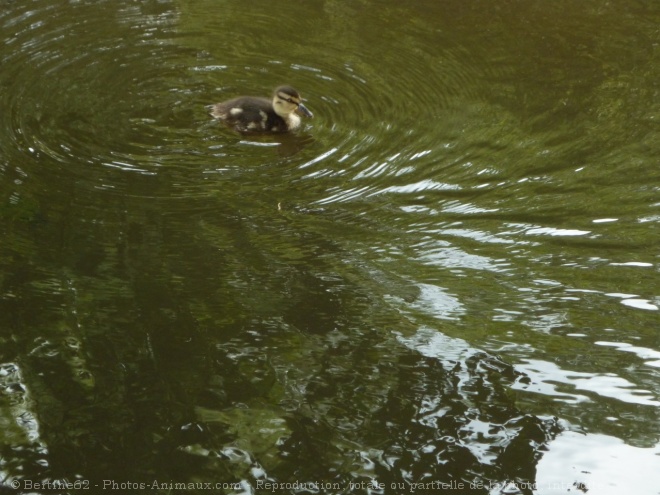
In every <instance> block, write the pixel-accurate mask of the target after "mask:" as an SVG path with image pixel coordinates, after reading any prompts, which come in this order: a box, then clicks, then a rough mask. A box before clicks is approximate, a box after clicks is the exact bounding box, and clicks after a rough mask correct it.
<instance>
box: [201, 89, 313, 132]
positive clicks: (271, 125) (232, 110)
mask: <svg viewBox="0 0 660 495" xmlns="http://www.w3.org/2000/svg"><path fill="white" fill-rule="evenodd" d="M207 109H208V110H209V113H210V114H211V115H212V116H213V117H215V118H216V119H219V120H222V121H224V122H225V123H227V124H228V125H230V126H232V127H234V129H236V130H237V131H239V132H273V133H277V132H287V131H292V130H294V129H297V128H298V127H300V117H299V116H298V115H296V112H298V113H300V114H302V115H304V116H306V117H310V118H311V117H313V116H314V115H313V114H312V112H310V111H309V110H308V109H307V107H306V106H305V105H303V103H302V98H301V97H300V93H298V91H296V90H295V89H293V88H292V87H291V86H280V87H279V88H277V89H276V90H275V92H274V93H273V99H272V100H269V99H268V98H260V97H257V96H239V97H238V98H234V99H232V100H227V101H223V102H221V103H216V104H215V105H209V106H208V107H207Z"/></svg>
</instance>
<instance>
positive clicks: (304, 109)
mask: <svg viewBox="0 0 660 495" xmlns="http://www.w3.org/2000/svg"><path fill="white" fill-rule="evenodd" d="M297 110H298V112H299V113H301V114H302V115H304V116H305V117H309V118H310V119H311V118H312V117H314V114H313V113H312V112H310V111H309V109H308V108H307V107H306V106H305V105H303V104H302V103H299V104H298V108H297Z"/></svg>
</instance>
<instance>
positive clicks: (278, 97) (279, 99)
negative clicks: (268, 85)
mask: <svg viewBox="0 0 660 495" xmlns="http://www.w3.org/2000/svg"><path fill="white" fill-rule="evenodd" d="M273 109H274V110H275V113H276V114H277V115H279V116H280V117H282V118H283V119H284V120H287V121H290V120H291V121H294V122H296V125H298V124H300V118H299V117H298V116H297V115H294V112H298V113H299V114H301V115H304V116H305V117H310V118H311V117H313V116H314V114H313V113H312V112H310V111H309V110H308V109H307V107H306V106H305V105H303V102H302V98H301V97H300V94H299V93H298V91H296V90H295V89H293V88H292V87H291V86H280V87H279V88H277V89H276V90H275V93H274V94H273Z"/></svg>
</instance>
